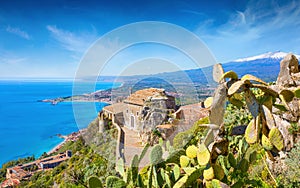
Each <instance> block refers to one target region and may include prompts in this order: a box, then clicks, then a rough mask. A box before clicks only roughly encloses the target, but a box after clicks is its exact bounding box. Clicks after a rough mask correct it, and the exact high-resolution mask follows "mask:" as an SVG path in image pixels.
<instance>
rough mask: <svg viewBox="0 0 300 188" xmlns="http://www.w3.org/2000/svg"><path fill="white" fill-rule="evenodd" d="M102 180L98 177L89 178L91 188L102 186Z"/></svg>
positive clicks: (100, 187)
mask: <svg viewBox="0 0 300 188" xmlns="http://www.w3.org/2000/svg"><path fill="white" fill-rule="evenodd" d="M102 187H103V185H102V182H101V180H100V179H99V178H98V177H90V178H89V188H102Z"/></svg>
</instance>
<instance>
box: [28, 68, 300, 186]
mask: <svg viewBox="0 0 300 188" xmlns="http://www.w3.org/2000/svg"><path fill="white" fill-rule="evenodd" d="M213 72H214V75H213V77H214V79H215V81H217V82H218V83H219V86H218V87H217V89H216V91H215V94H214V97H213V98H210V99H209V100H206V101H205V106H206V107H207V108H209V110H210V115H209V117H205V118H202V119H200V120H199V121H197V122H195V123H194V125H193V126H192V127H191V128H190V129H189V130H186V131H184V132H181V133H179V134H177V135H176V136H175V138H174V140H173V146H171V145H170V142H166V143H165V144H164V143H163V141H162V139H160V141H159V144H157V145H155V146H153V147H152V148H151V151H150V163H149V164H148V165H146V166H144V167H140V162H141V160H142V158H143V157H145V155H146V153H147V150H148V149H149V148H150V146H149V145H147V146H146V147H145V148H144V150H143V151H142V153H141V155H140V156H138V155H135V156H134V157H133V159H132V161H131V165H130V166H129V167H125V165H124V161H123V159H119V160H118V161H117V164H114V162H115V156H114V150H115V146H116V142H115V138H116V130H115V129H114V128H113V127H112V125H111V124H109V125H108V127H107V130H106V131H105V133H104V134H101V133H98V122H97V121H96V120H95V121H94V122H92V123H91V124H90V125H89V127H88V129H87V133H86V134H85V135H84V136H83V137H84V138H85V139H84V140H83V139H80V140H78V141H77V142H74V143H68V144H66V145H65V146H64V147H63V148H61V150H60V152H61V151H65V150H67V149H71V150H72V152H73V153H74V155H73V156H72V158H71V159H69V160H68V161H65V162H64V163H62V164H61V165H59V166H57V167H56V168H54V169H53V170H49V171H45V172H39V173H36V174H35V175H34V176H32V177H31V179H30V181H28V182H22V186H24V187H41V186H42V187H51V186H53V185H59V186H60V187H90V188H96V187H112V188H119V187H149V188H151V187H170V188H171V187H175V188H179V187H299V186H300V176H299V174H300V170H299V169H300V165H299V161H300V144H299V143H298V144H296V145H295V147H294V148H293V149H292V150H291V151H290V152H286V153H284V152H283V151H285V149H286V147H288V143H289V142H287V139H288V136H289V135H288V134H294V135H298V133H299V123H295V122H288V121H286V120H283V118H281V117H282V114H284V113H287V112H289V111H291V108H292V106H291V105H289V104H290V102H291V101H293V100H294V99H296V98H297V97H298V90H297V91H290V90H288V89H286V88H284V89H281V90H280V91H275V90H273V89H272V88H271V87H270V85H269V84H267V83H265V82H264V81H262V80H260V79H259V78H256V77H254V76H252V75H244V76H243V77H241V78H239V77H238V75H237V74H236V73H235V72H233V71H229V72H226V73H224V71H223V68H222V66H221V65H220V64H218V65H216V66H215V68H214V71H213ZM279 106H280V107H279ZM275 108H276V109H277V110H276V114H275V112H274V113H273V110H272V109H275ZM276 118H277V119H276ZM278 121H279V123H278ZM283 121H284V122H285V123H288V124H289V129H288V131H286V132H289V133H286V132H284V131H281V129H282V127H280V126H281V125H282V124H281V122H283ZM154 133H155V134H157V135H159V132H156V131H154ZM283 134H284V135H283ZM87 143H88V144H87ZM282 154H284V155H287V157H286V159H285V160H284V159H283V158H281V156H280V155H282Z"/></svg>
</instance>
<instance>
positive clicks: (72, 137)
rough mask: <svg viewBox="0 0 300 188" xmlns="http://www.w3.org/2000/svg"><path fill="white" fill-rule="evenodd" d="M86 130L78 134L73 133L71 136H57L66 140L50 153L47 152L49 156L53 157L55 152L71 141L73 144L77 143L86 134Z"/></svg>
mask: <svg viewBox="0 0 300 188" xmlns="http://www.w3.org/2000/svg"><path fill="white" fill-rule="evenodd" d="M85 131H86V129H81V130H79V131H77V132H72V133H71V134H69V135H57V136H58V137H60V138H63V139H64V140H63V141H62V142H61V143H59V144H57V145H56V146H55V147H54V148H52V149H51V150H50V151H48V152H47V154H48V155H51V154H53V153H55V152H57V151H58V150H59V149H60V148H61V147H62V146H63V145H64V144H65V143H67V142H69V141H72V142H75V141H77V140H78V139H79V138H80V136H81V135H82V134H83V133H85Z"/></svg>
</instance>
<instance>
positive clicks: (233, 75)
mask: <svg viewBox="0 0 300 188" xmlns="http://www.w3.org/2000/svg"><path fill="white" fill-rule="evenodd" d="M225 78H231V79H232V80H237V79H238V75H237V74H236V73H235V72H234V71H232V70H231V71H228V72H226V73H224V74H223V75H222V77H221V78H220V80H219V81H221V80H224V79H225Z"/></svg>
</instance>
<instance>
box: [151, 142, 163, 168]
mask: <svg viewBox="0 0 300 188" xmlns="http://www.w3.org/2000/svg"><path fill="white" fill-rule="evenodd" d="M162 155H163V150H162V148H161V146H160V145H155V146H154V147H153V148H152V151H151V153H150V162H151V164H152V165H156V164H158V163H160V162H161V161H162Z"/></svg>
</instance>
